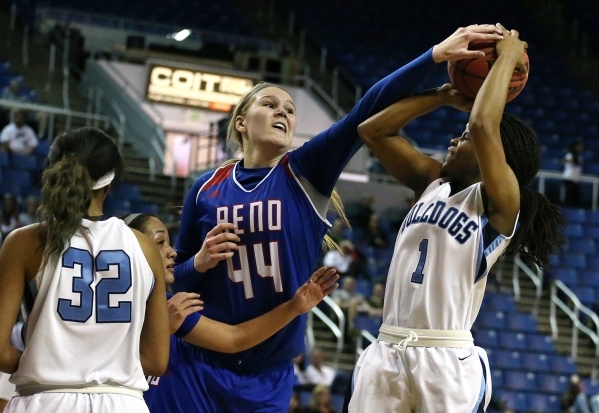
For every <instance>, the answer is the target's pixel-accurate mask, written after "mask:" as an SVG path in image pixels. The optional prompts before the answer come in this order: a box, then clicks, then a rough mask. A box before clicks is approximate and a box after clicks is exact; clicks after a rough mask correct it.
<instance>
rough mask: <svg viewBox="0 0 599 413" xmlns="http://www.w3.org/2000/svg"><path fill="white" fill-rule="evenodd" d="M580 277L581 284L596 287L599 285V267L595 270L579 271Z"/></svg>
mask: <svg viewBox="0 0 599 413" xmlns="http://www.w3.org/2000/svg"><path fill="white" fill-rule="evenodd" d="M578 278H579V280H580V283H579V284H580V285H584V286H586V287H594V288H595V289H596V288H598V287H599V269H596V270H594V271H593V270H583V271H579V273H578Z"/></svg>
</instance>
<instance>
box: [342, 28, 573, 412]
mask: <svg viewBox="0 0 599 413" xmlns="http://www.w3.org/2000/svg"><path fill="white" fill-rule="evenodd" d="M498 27H500V28H501V30H502V32H503V39H502V40H499V41H498V42H497V44H496V49H497V54H498V58H497V60H496V61H495V63H494V65H493V67H492V69H491V71H490V73H489V75H488V77H487V78H486V80H485V82H484V84H483V86H482V89H481V90H480V91H479V93H478V95H477V97H476V100H475V101H474V103H473V102H472V101H468V100H467V99H466V98H464V97H463V96H461V95H460V94H459V93H458V92H457V91H455V90H453V89H452V88H451V86H450V85H445V86H443V87H441V88H439V89H436V90H432V91H428V92H424V93H422V94H419V95H416V96H412V97H409V98H406V99H403V100H401V101H399V102H397V103H396V104H394V105H392V106H390V107H389V108H387V109H385V110H383V111H382V112H380V113H378V114H377V115H375V116H373V117H371V118H370V119H368V120H367V121H365V122H363V123H362V124H361V125H360V126H359V129H358V130H359V133H360V136H361V137H362V139H363V140H364V142H365V143H366V145H367V146H368V147H369V148H370V149H371V150H372V152H373V153H374V154H375V155H376V156H377V157H378V158H379V160H380V161H381V162H382V164H383V165H384V166H385V168H386V169H387V170H388V171H389V172H390V173H391V174H392V175H393V176H394V177H395V178H396V179H397V180H398V181H399V182H401V183H403V184H405V185H406V186H408V187H409V188H411V189H413V190H414V192H415V199H416V202H415V204H414V206H413V207H412V210H411V211H410V213H409V215H408V216H407V217H406V219H405V220H404V223H403V225H402V227H401V229H400V232H399V234H398V237H397V241H396V245H395V251H394V254H393V259H392V262H391V267H390V269H389V276H388V281H387V289H386V295H385V305H384V315H383V325H382V326H381V329H380V334H379V337H378V339H377V340H376V341H375V342H374V343H372V344H371V345H370V346H369V347H368V348H367V349H366V351H364V353H363V354H362V356H361V357H360V359H359V360H358V363H357V365H356V368H355V371H354V382H353V385H354V391H353V395H352V397H351V400H350V402H349V411H350V412H397V413H411V412H418V413H421V412H422V413H423V412H452V413H462V412H463V413H465V412H476V411H484V410H485V409H486V406H487V404H488V402H489V400H490V393H491V382H490V379H489V377H490V374H489V366H488V361H487V357H486V353H485V352H484V350H483V349H481V348H478V347H476V346H474V343H473V340H472V335H471V333H470V328H471V327H472V323H473V322H474V320H475V318H476V316H477V314H478V311H479V308H480V305H481V301H482V298H483V295H484V290H485V284H486V275H487V273H488V271H489V269H490V268H491V266H492V265H493V264H494V263H495V261H496V260H497V258H498V256H499V255H501V254H502V253H504V252H505V251H506V249H507V251H508V252H513V251H519V252H522V253H523V254H525V255H527V256H528V257H530V259H531V260H532V261H534V262H536V263H537V264H539V265H541V266H542V265H544V264H546V263H547V261H548V256H549V254H551V253H552V252H554V251H555V250H556V249H557V248H559V247H560V246H561V245H562V244H563V242H564V237H563V233H562V230H563V226H564V220H563V218H562V217H561V215H560V213H559V210H558V209H557V208H555V207H554V206H552V205H551V204H550V203H549V202H548V201H547V199H546V198H545V197H544V196H542V195H541V194H538V193H536V192H533V191H531V190H530V189H528V188H527V185H528V184H529V182H530V181H531V180H532V178H533V177H534V176H535V174H536V172H537V170H538V167H539V162H540V148H539V143H538V140H537V138H536V136H535V134H534V132H533V131H532V130H531V129H530V128H528V127H527V126H526V125H525V124H524V123H523V122H521V121H520V120H518V119H517V118H515V117H513V116H510V115H507V114H503V110H504V106H505V100H506V96H507V91H508V85H509V81H510V78H511V76H512V73H513V71H514V70H519V71H520V72H521V73H523V74H526V75H527V73H528V67H526V65H525V63H524V60H523V58H522V56H523V54H524V51H525V48H526V47H527V45H526V43H525V42H523V41H521V40H520V39H519V34H518V33H517V32H516V31H511V32H509V31H507V30H505V29H504V28H503V27H502V26H498ZM443 104H449V105H452V106H455V107H457V108H459V109H462V110H470V109H471V114H470V122H469V126H467V127H466V130H465V131H464V133H463V134H462V136H461V137H459V138H455V139H452V140H451V143H450V147H449V153H448V155H447V158H446V160H445V163H443V164H441V163H439V162H437V161H436V160H434V159H432V158H429V157H427V156H425V155H422V154H421V153H419V152H417V151H416V150H415V149H414V148H412V147H411V146H410V144H409V143H407V142H406V141H405V140H404V139H402V138H401V137H399V136H396V135H397V131H398V130H400V129H401V128H402V127H403V126H405V125H406V124H407V123H408V122H409V121H411V120H412V119H414V118H416V117H418V116H420V115H423V114H425V113H427V112H429V111H431V110H433V109H435V108H437V107H439V106H441V105H443Z"/></svg>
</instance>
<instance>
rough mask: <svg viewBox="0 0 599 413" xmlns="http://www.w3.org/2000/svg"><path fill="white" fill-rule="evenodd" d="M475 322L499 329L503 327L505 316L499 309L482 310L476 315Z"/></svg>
mask: <svg viewBox="0 0 599 413" xmlns="http://www.w3.org/2000/svg"><path fill="white" fill-rule="evenodd" d="M476 324H480V325H481V326H482V327H487V328H493V329H497V330H501V329H503V328H505V316H504V314H503V312H501V311H496V312H484V313H481V314H479V315H478V317H477V318H476Z"/></svg>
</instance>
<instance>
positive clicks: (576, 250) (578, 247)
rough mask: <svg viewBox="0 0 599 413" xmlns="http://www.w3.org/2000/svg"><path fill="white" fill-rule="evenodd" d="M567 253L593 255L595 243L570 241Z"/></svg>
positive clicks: (592, 241)
mask: <svg viewBox="0 0 599 413" xmlns="http://www.w3.org/2000/svg"><path fill="white" fill-rule="evenodd" d="M567 248H568V253H571V254H588V255H591V254H595V252H596V248H595V241H594V240H592V239H584V238H583V239H572V240H570V241H569V242H568V244H567Z"/></svg>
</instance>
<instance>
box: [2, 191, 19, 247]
mask: <svg viewBox="0 0 599 413" xmlns="http://www.w3.org/2000/svg"><path fill="white" fill-rule="evenodd" d="M17 206H18V205H17V198H15V196H14V195H12V194H4V202H3V203H2V222H1V223H0V232H1V233H2V238H6V236H7V235H8V234H10V233H11V232H12V231H13V230H15V229H17V228H18V227H19V218H18V211H17Z"/></svg>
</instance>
